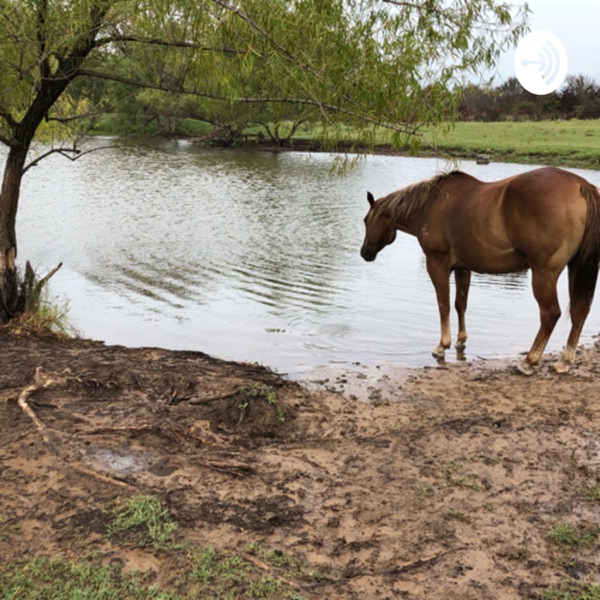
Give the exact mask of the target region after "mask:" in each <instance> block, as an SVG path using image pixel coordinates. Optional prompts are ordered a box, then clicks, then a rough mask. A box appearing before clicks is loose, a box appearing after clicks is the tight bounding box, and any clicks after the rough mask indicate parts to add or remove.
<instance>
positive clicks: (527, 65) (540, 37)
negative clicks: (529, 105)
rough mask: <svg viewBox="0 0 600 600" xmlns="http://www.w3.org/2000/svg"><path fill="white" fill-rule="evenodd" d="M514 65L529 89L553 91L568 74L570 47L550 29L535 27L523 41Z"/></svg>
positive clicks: (521, 81) (517, 51)
mask: <svg viewBox="0 0 600 600" xmlns="http://www.w3.org/2000/svg"><path fill="white" fill-rule="evenodd" d="M514 67H515V75H516V76H517V79H518V80H519V83H520V84H521V85H522V86H523V87H524V88H525V89H526V90H527V91H528V92H531V93H532V94H537V95H538V96H543V95H544V94H550V93H551V92H553V91H554V90H556V89H557V88H558V87H559V86H560V84H561V83H562V82H563V81H564V79H565V77H566V75H567V51H566V49H565V47H564V45H563V43H562V42H561V41H560V39H558V37H557V36H556V35H554V34H553V33H551V32H550V31H543V30H541V29H539V30H537V31H532V32H531V33H529V34H527V35H526V36H525V37H524V38H523V39H522V40H521V41H520V42H519V45H518V46H517V49H516V50H515V59H514Z"/></svg>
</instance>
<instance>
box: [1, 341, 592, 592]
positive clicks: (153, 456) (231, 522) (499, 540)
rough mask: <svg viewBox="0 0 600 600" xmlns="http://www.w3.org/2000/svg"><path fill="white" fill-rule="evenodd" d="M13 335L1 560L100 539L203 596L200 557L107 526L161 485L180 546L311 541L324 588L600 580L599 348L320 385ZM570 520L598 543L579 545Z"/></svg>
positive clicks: (7, 378) (93, 544) (123, 558)
mask: <svg viewBox="0 0 600 600" xmlns="http://www.w3.org/2000/svg"><path fill="white" fill-rule="evenodd" d="M0 347H1V349H2V352H1V353H0V411H1V416H0V418H1V422H2V424H3V426H2V428H1V430H0V505H1V506H2V510H1V513H0V565H2V564H7V563H8V562H10V561H14V560H17V559H22V558H31V557H34V556H48V555H63V556H67V557H76V556H81V555H82V554H86V553H90V552H96V553H98V555H99V556H101V557H103V560H105V561H112V562H114V561H119V564H123V565H127V566H128V568H131V569H138V570H142V571H143V572H145V573H146V577H147V578H148V580H149V581H151V582H153V583H155V584H156V585H159V586H160V587H161V589H166V590H169V591H174V590H176V591H177V592H178V593H180V594H183V593H185V590H186V588H185V583H182V582H185V581H186V576H185V570H184V568H183V566H182V563H181V560H182V558H181V557H182V552H181V551H175V550H173V551H168V550H161V551H160V552H158V553H153V552H151V551H149V550H143V551H142V550H139V549H135V550H134V549H132V548H131V547H128V546H124V545H122V544H120V542H119V539H118V538H114V537H111V536H109V535H108V534H107V529H106V523H105V521H106V518H107V517H106V513H105V512H104V507H105V506H106V505H107V504H108V503H110V502H112V501H114V500H115V499H116V498H119V497H123V496H128V495H133V494H138V493H144V494H152V495H154V496H157V497H159V498H160V499H161V500H162V501H163V502H164V504H165V506H166V507H168V509H169V511H170V513H171V515H172V517H173V518H174V519H175V520H176V521H177V523H178V525H179V528H178V530H177V542H178V544H179V545H180V547H184V548H189V547H214V548H218V549H223V550H225V551H231V552H237V553H243V552H244V551H245V550H244V549H245V548H247V547H248V544H250V543H256V544H260V545H261V547H264V548H269V549H273V550H277V551H281V552H285V553H286V554H289V555H291V556H293V557H294V558H295V559H296V560H298V561H300V562H301V563H302V564H303V565H305V567H306V568H305V569H303V570H302V572H300V573H298V574H296V575H295V576H294V577H295V578H294V581H293V582H292V583H293V585H294V589H295V590H296V593H297V595H298V597H302V598H347V599H355V598H356V599H358V598H360V599H364V598H419V599H421V598H423V599H426V598H427V599H430V598H447V599H453V598H456V599H459V598H460V599H461V600H464V599H468V598H472V599H478V600H479V599H487V598H489V599H495V598H506V599H510V598H541V597H543V594H544V593H545V591H546V590H547V589H548V588H549V587H554V588H561V587H564V586H566V585H568V584H577V585H582V584H585V583H587V582H590V581H595V582H598V581H599V580H600V576H599V573H598V567H597V565H598V564H600V542H599V538H598V534H599V532H600V435H599V434H600V383H599V381H598V374H599V373H600V353H599V352H598V350H597V349H596V348H588V349H585V350H582V351H581V352H580V353H579V355H578V359H577V365H576V367H575V368H574V370H573V372H572V373H571V374H569V375H567V376H561V377H559V376H556V375H555V374H554V373H553V372H551V370H550V369H549V365H548V364H543V365H542V366H541V368H540V370H539V372H538V373H537V374H536V375H535V376H534V377H532V378H522V377H519V376H517V375H515V374H513V372H512V370H511V369H510V368H509V367H507V365H506V364H502V363H492V362H484V361H479V362H475V363H457V364H449V365H447V367H446V368H427V369H414V370H408V371H407V370H405V369H401V370H398V371H394V369H393V368H389V367H382V369H379V370H377V369H374V370H373V371H368V370H364V369H357V370H356V371H355V372H353V373H349V374H348V376H347V377H346V376H344V374H340V373H337V374H336V375H335V378H334V379H330V380H329V381H328V382H327V381H323V382H322V383H321V384H319V383H318V382H316V381H313V383H312V384H311V385H310V387H306V386H303V385H299V384H298V383H295V382H289V381H287V380H285V379H283V378H281V377H280V376H278V375H276V374H274V373H272V372H271V371H269V370H267V369H264V368H262V367H257V366H256V365H249V364H237V363H229V362H225V361H220V360H217V359H214V358H211V357H209V356H206V355H204V354H201V353H197V352H171V351H165V350H161V349H156V348H144V349H128V348H124V347H107V346H103V345H102V344H98V343H93V342H81V341H72V342H64V341H59V340H54V339H34V338H12V337H8V336H7V335H5V334H0ZM373 373H375V374H373ZM357 374H358V376H357ZM337 389H339V390H342V391H343V392H344V393H340V392H339V391H336V390H337ZM565 526H569V531H571V532H573V535H574V536H575V537H576V539H585V540H587V542H586V543H585V544H583V543H581V544H578V543H576V542H565V543H559V542H557V541H556V536H555V535H552V532H553V531H554V532H555V531H556V529H557V527H563V529H564V527H565ZM577 536H579V537H577ZM0 568H1V567H0ZM316 570H318V571H319V573H321V575H320V577H319V578H318V579H315V578H314V577H312V576H310V575H309V573H313V572H316ZM288 578H289V577H288ZM175 582H177V583H175ZM273 597H276V596H273Z"/></svg>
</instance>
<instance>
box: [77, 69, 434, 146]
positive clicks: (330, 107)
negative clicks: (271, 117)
mask: <svg viewBox="0 0 600 600" xmlns="http://www.w3.org/2000/svg"><path fill="white" fill-rule="evenodd" d="M77 74H78V75H80V76H82V77H92V78H96V79H105V80H108V81H116V82H118V83H123V84H126V85H132V86H137V87H140V88H146V89H151V90H159V91H163V92H171V93H174V94H185V95H188V96H198V97H200V98H207V99H209V100H220V101H226V102H237V103H240V104H295V105H298V106H312V107H314V108H318V109H319V110H320V111H321V113H323V114H326V113H327V112H331V113H336V114H339V115H344V116H347V117H351V118H353V119H357V120H359V121H363V122H365V123H370V124H372V125H379V126H381V127H385V128H386V129H390V130H392V131H397V132H399V133H405V134H407V135H414V136H419V137H422V135H423V134H422V133H420V132H419V129H420V125H412V126H409V125H408V124H406V123H401V124H397V123H390V122H388V121H382V120H381V119H378V118H375V117H371V116H369V115H368V114H365V113H361V112H356V111H354V110H350V109H347V108H343V107H341V106H335V105H334V104H328V103H326V102H319V101H317V100H313V99H311V98H291V97H268V96H265V97H246V98H231V97H229V96H225V95H223V94H214V93H211V92H202V91H198V90H192V89H188V88H184V87H180V88H172V87H169V86H167V85H164V84H160V83H149V82H143V81H136V80H135V79H129V78H127V77H122V76H120V75H112V74H110V73H102V72H101V71H93V70H91V69H79V70H78V72H77Z"/></svg>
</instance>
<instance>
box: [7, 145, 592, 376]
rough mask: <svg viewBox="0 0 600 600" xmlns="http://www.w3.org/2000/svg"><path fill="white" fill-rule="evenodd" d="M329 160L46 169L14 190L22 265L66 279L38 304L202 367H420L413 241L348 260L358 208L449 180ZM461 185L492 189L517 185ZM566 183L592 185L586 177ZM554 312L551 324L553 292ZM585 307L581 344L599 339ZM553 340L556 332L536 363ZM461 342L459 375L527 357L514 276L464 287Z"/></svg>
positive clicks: (139, 149)
mask: <svg viewBox="0 0 600 600" xmlns="http://www.w3.org/2000/svg"><path fill="white" fill-rule="evenodd" d="M94 143H95V144H101V143H106V144H110V143H111V140H96V141H95V142H94ZM335 160H336V159H335V157H334V156H332V155H329V154H306V153H269V152H253V151H248V150H206V149H201V148H198V147H196V146H194V145H192V144H189V143H185V142H165V143H161V144H160V145H159V146H158V147H147V146H141V145H140V146H134V147H122V148H116V147H113V148H111V149H105V150H102V151H99V152H95V153H92V154H90V155H87V156H85V157H83V158H82V159H80V160H78V161H76V162H74V163H71V162H69V161H68V160H66V159H64V158H62V157H60V156H57V155H54V156H51V157H49V158H48V159H45V160H44V161H42V162H41V163H40V165H39V166H37V167H36V168H34V169H31V170H30V171H29V172H28V173H27V175H26V177H25V180H24V184H23V193H22V197H21V204H20V208H19V216H18V224H17V225H18V239H19V259H20V261H22V262H23V263H24V261H25V260H26V259H29V260H30V261H31V262H32V264H33V265H34V267H35V268H36V269H37V270H38V271H39V272H40V273H44V272H45V271H46V270H49V269H50V268H52V267H53V266H55V265H56V264H57V263H58V262H63V263H64V266H63V268H62V269H61V270H60V271H59V272H58V273H57V274H56V275H55V276H54V277H53V279H52V280H51V289H52V293H53V294H54V295H56V296H58V297H59V299H62V300H68V302H69V305H70V316H71V320H72V321H73V322H74V324H75V326H76V327H77V328H78V329H79V331H80V332H81V333H82V334H83V335H85V336H87V337H91V338H95V339H101V340H104V341H106V342H107V343H110V344H114V343H118V344H125V345H130V346H142V345H154V346H161V347H166V348H171V349H191V350H201V351H204V352H207V353H209V354H213V355H216V356H219V357H221V358H226V359H235V360H245V361H251V362H258V363H261V364H264V365H268V366H270V367H273V368H275V369H277V370H279V371H281V372H286V373H289V374H290V375H292V376H301V375H302V374H306V372H310V371H311V370H312V369H314V368H315V367H317V366H321V365H328V364H342V365H351V364H352V363H355V362H360V363H362V364H366V365H377V364H381V363H384V362H394V363H398V364H405V365H410V366H417V365H426V364H433V359H432V358H431V355H430V351H431V349H432V348H433V347H434V346H435V345H436V344H437V342H438V338H439V325H438V316H437V305H436V302H435V297H434V292H433V287H432V285H431V283H430V281H429V278H428V276H427V273H426V270H425V264H424V260H423V255H422V253H421V250H420V248H419V246H418V244H417V242H416V240H415V239H414V238H412V237H409V236H407V235H404V234H399V235H398V237H397V239H396V242H395V243H394V244H393V245H392V246H390V247H388V248H386V249H385V250H384V251H383V252H382V253H381V254H380V256H379V257H378V260H377V261H376V262H375V263H370V264H369V263H365V262H364V261H363V260H362V259H361V258H360V256H359V249H360V246H361V243H362V238H363V233H364V231H363V227H364V226H363V222H362V219H363V217H364V215H365V213H366V210H367V207H368V205H367V202H366V191H367V190H370V191H371V192H373V194H374V195H375V196H376V197H378V196H381V195H384V194H387V193H388V192H390V191H393V190H395V189H398V188H400V187H403V186H405V185H408V184H410V183H413V182H415V181H418V180H421V179H425V178H428V177H431V176H432V175H434V174H435V173H436V172H439V171H440V170H443V169H445V168H447V167H448V165H447V163H445V161H443V160H438V159H424V158H404V157H389V156H371V157H367V158H364V159H362V160H359V161H358V162H357V163H356V164H355V165H354V168H352V169H351V170H349V171H347V172H346V174H345V176H338V175H336V174H335V173H334V172H333V171H332V168H333V167H334V164H335ZM460 168H462V169H463V170H465V171H467V172H469V173H471V174H473V175H475V176H476V177H479V178H481V179H483V180H493V179H499V178H502V177H505V176H509V175H512V174H516V173H520V172H523V171H526V170H528V169H530V168H531V167H530V166H523V165H516V164H490V165H486V166H482V165H476V164H475V163H473V162H469V161H464V162H462V163H461V164H460ZM577 172H579V173H581V174H582V175H583V176H584V177H586V178H588V179H589V180H590V181H592V182H593V183H595V184H596V185H600V173H599V172H595V171H583V170H577ZM561 299H562V301H561V304H562V306H563V312H566V307H567V304H568V300H567V295H566V282H565V278H564V277H563V278H562V279H561ZM599 304H600V302H596V303H595V306H594V308H593V310H592V313H591V314H590V317H589V318H588V321H587V323H586V327H585V330H584V335H583V337H582V341H583V342H584V343H589V342H591V340H592V336H593V335H594V334H596V333H597V332H598V331H599V330H600V307H599V306H598V305H599ZM452 318H453V331H455V330H456V318H455V316H454V314H453V315H452ZM568 326H569V322H568V318H567V317H563V318H562V319H561V321H560V323H559V325H558V327H557V330H556V331H555V334H554V335H553V337H552V339H551V342H550V346H549V348H550V349H553V350H558V349H560V348H561V347H562V346H563V344H564V342H565V339H566V335H567V331H568ZM467 327H468V331H469V336H470V337H469V343H468V347H467V358H474V357H476V356H479V357H485V358H492V357H503V356H513V355H514V356H516V355H517V354H518V353H519V352H522V351H525V350H527V349H528V348H529V345H530V344H531V341H532V339H533V336H534V334H535V332H536V330H537V327H538V315H537V305H536V303H535V301H534V299H533V297H532V294H531V290H530V287H529V276H528V275H527V274H517V275H511V276H502V277H498V276H482V275H479V276H474V279H473V282H472V291H471V295H470V299H469V310H468V313H467Z"/></svg>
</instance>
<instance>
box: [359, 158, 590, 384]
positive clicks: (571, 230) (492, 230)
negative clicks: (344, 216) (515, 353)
mask: <svg viewBox="0 0 600 600" xmlns="http://www.w3.org/2000/svg"><path fill="white" fill-rule="evenodd" d="M367 200H368V202H369V205H370V206H369V211H368V213H367V215H366V217H365V219H364V222H365V227H366V233H365V238H364V242H363V244H362V247H361V250H360V254H361V256H362V258H363V259H364V260H366V261H368V262H371V261H373V260H375V258H376V257H377V254H378V253H379V251H380V250H381V249H382V248H384V247H385V246H387V245H389V244H391V243H392V242H393V241H394V240H395V239H396V232H397V231H402V232H405V233H408V234H410V235H414V236H416V237H417V239H418V241H419V244H420V246H421V249H422V250H423V252H424V254H425V259H426V265H427V272H428V274H429V277H430V278H431V281H432V283H433V286H434V288H435V293H436V297H437V303H438V308H439V315H440V326H441V339H440V342H439V344H438V345H437V346H436V348H435V349H434V350H433V356H434V357H435V358H437V359H440V360H443V359H444V355H445V351H446V350H447V349H448V348H449V347H450V345H451V341H452V340H451V331H450V281H449V280H450V275H451V273H452V272H454V277H455V282H456V299H455V309H456V312H457V314H458V337H457V340H456V343H455V348H456V349H457V351H458V352H460V353H462V352H464V349H465V347H466V341H467V330H466V325H465V312H466V309H467V298H468V294H469V285H470V281H471V272H476V273H489V274H502V273H514V272H519V271H525V270H528V269H531V273H532V276H531V284H532V288H533V295H534V297H535V299H536V301H537V303H538V306H539V313H540V326H539V330H538V332H537V335H536V336H535V339H534V341H533V344H532V346H531V349H530V350H529V352H528V354H527V355H526V357H525V358H524V359H523V360H522V361H521V362H520V364H519V365H518V367H517V369H518V371H519V372H520V373H522V374H524V375H531V374H532V373H533V372H534V367H535V366H537V365H538V364H539V362H540V359H541V357H542V354H543V352H544V349H545V348H546V344H547V343H548V340H549V338H550V335H551V334H552V331H553V330H554V327H555V325H556V322H557V321H558V319H559V318H560V315H561V309H560V305H559V302H558V296H557V292H556V284H557V281H558V278H559V276H560V274H561V273H562V271H563V270H564V268H565V267H567V268H568V277H569V299H570V314H571V324H572V325H571V331H570V333H569V337H568V340H567V344H566V347H565V349H564V351H563V354H562V357H561V358H560V360H558V361H557V362H556V363H555V365H554V368H555V370H556V372H557V373H565V372H567V371H568V370H569V368H570V366H571V365H572V363H573V360H574V358H575V352H576V348H577V344H578V342H579V337H580V335H581V330H582V328H583V324H584V322H585V319H586V318H587V315H588V313H589V310H590V306H591V303H592V300H593V297H594V292H595V289H596V281H597V278H598V268H599V266H600V192H599V190H598V189H597V188H596V187H595V186H594V185H592V184H591V183H590V182H588V181H586V180H585V179H583V178H582V177H580V176H578V175H576V174H574V173H571V172H569V171H565V170H563V169H559V168H555V167H542V168H539V169H535V170H532V171H529V172H527V173H523V174H520V175H515V176H513V177H508V178H506V179H502V180H500V181H493V182H483V181H480V180H478V179H476V178H475V177H472V176H471V175H468V174H467V173H464V172H462V171H451V172H447V173H442V174H439V175H436V176H434V177H432V178H431V179H428V180H425V181H421V182H418V183H415V184H413V185H410V186H408V187H405V188H402V189H400V190H398V191H395V192H392V193H391V194H389V195H387V196H385V197H382V198H379V199H378V200H375V199H374V197H373V195H372V194H371V193H370V192H367Z"/></svg>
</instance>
